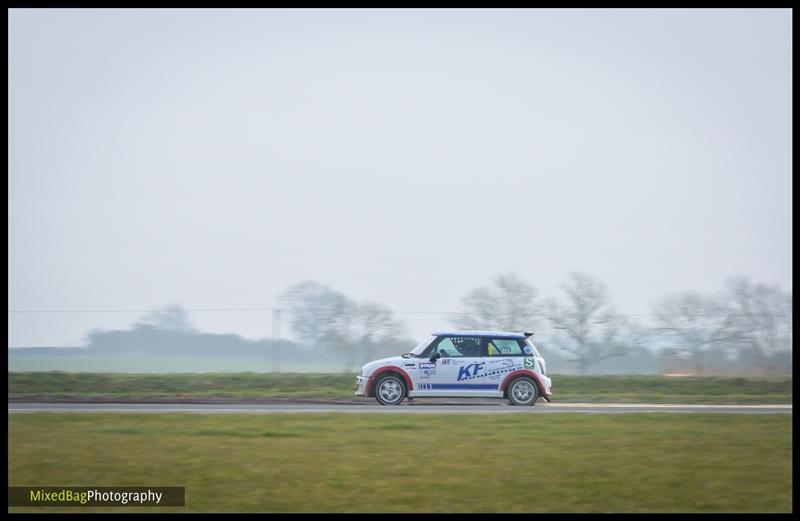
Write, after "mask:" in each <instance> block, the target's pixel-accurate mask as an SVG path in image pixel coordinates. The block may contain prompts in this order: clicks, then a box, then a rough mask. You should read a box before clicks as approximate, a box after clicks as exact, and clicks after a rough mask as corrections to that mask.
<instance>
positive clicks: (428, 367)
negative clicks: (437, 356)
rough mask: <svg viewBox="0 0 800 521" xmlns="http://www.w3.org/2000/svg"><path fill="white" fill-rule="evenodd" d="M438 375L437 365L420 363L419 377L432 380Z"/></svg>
mask: <svg viewBox="0 0 800 521" xmlns="http://www.w3.org/2000/svg"><path fill="white" fill-rule="evenodd" d="M435 374H436V364H429V363H420V364H419V377H420V378H430V377H431V376H433V375H435Z"/></svg>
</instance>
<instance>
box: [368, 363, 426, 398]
mask: <svg viewBox="0 0 800 521" xmlns="http://www.w3.org/2000/svg"><path fill="white" fill-rule="evenodd" d="M383 373H397V374H398V375H400V376H402V377H403V380H405V382H406V390H408V391H411V390H412V389H414V384H412V383H411V377H410V376H408V373H407V372H405V371H404V370H403V369H401V368H400V367H397V366H396V365H385V366H383V367H381V368H379V369H376V370H375V372H374V373H372V376H370V377H369V382H368V383H367V388H366V389H365V390H364V396H375V394H374V391H375V382H377V381H378V377H379V376H380V375H382V374H383Z"/></svg>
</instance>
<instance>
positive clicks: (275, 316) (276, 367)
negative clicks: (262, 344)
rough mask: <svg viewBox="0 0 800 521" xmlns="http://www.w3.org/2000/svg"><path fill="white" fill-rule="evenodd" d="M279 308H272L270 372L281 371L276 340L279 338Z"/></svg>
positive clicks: (279, 354)
mask: <svg viewBox="0 0 800 521" xmlns="http://www.w3.org/2000/svg"><path fill="white" fill-rule="evenodd" d="M281 311H282V310H281V308H275V309H273V310H272V372H274V373H280V372H281V359H280V356H281V353H280V348H279V347H278V341H279V340H280V338H281Z"/></svg>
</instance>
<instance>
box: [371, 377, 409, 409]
mask: <svg viewBox="0 0 800 521" xmlns="http://www.w3.org/2000/svg"><path fill="white" fill-rule="evenodd" d="M405 397H406V385H405V383H404V382H403V380H401V379H400V377H399V376H396V375H393V374H387V375H386V376H381V377H380V378H379V379H378V381H377V382H376V383H375V399H376V400H378V403H379V404H381V405H398V404H399V403H400V402H402V401H403V398H405Z"/></svg>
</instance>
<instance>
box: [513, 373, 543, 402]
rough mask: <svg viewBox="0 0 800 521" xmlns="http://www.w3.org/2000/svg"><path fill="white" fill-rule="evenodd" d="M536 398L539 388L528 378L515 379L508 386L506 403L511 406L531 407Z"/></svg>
mask: <svg viewBox="0 0 800 521" xmlns="http://www.w3.org/2000/svg"><path fill="white" fill-rule="evenodd" d="M537 398H539V388H538V387H536V384H535V383H534V382H533V380H531V379H530V378H525V377H520V378H517V379H515V380H514V381H513V382H511V385H509V386H508V401H509V402H511V405H533V404H534V403H536V399H537Z"/></svg>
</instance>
